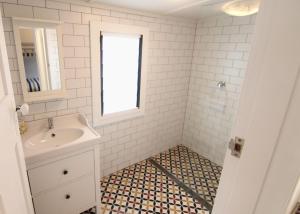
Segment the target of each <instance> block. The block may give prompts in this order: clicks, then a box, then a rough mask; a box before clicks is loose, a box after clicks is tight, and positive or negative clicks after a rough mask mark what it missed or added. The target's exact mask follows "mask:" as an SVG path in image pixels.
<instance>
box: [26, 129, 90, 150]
mask: <svg viewBox="0 0 300 214" xmlns="http://www.w3.org/2000/svg"><path fill="white" fill-rule="evenodd" d="M83 134H84V132H83V130H82V129H77V128H62V129H51V130H45V131H43V132H39V133H38V134H36V135H33V136H32V137H30V138H29V139H28V140H27V141H26V142H25V143H24V146H25V147H26V148H28V149H43V148H47V147H59V146H61V145H64V144H67V143H70V142H73V141H75V140H78V139H79V138H80V137H81V136H82V135H83Z"/></svg>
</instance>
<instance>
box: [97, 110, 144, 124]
mask: <svg viewBox="0 0 300 214" xmlns="http://www.w3.org/2000/svg"><path fill="white" fill-rule="evenodd" d="M144 114H145V113H144V111H142V110H141V109H134V110H128V111H123V112H118V113H113V114H108V115H104V116H99V117H97V116H94V117H93V125H94V127H99V126H104V125H108V124H113V123H118V122H122V121H124V120H130V119H135V118H138V117H143V116H144Z"/></svg>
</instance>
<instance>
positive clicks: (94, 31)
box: [90, 21, 149, 126]
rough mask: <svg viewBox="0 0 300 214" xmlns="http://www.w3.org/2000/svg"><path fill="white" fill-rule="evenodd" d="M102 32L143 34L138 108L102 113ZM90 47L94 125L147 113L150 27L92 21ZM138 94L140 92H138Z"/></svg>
mask: <svg viewBox="0 0 300 214" xmlns="http://www.w3.org/2000/svg"><path fill="white" fill-rule="evenodd" d="M101 32H104V33H105V32H109V33H118V34H129V35H141V36H142V38H143V39H142V52H141V59H140V60H141V63H140V65H141V69H139V72H140V79H139V80H138V81H139V82H140V87H138V88H139V89H140V90H138V91H137V92H139V97H137V99H138V100H139V107H138V108H137V109H131V110H126V111H121V112H117V113H112V114H106V115H102V102H101V100H102V96H103V95H102V93H101V92H102V90H101V88H102V78H101V74H102V71H101V69H102V62H101V59H102V56H101V47H100V36H101ZM90 39H91V40H90V41H91V44H90V47H91V72H92V105H93V106H92V110H93V125H94V126H101V125H106V124H110V123H114V122H119V121H122V120H127V119H131V118H135V117H141V116H143V115H144V114H145V94H146V79H147V60H148V55H147V52H148V40H149V29H148V28H144V27H138V26H133V25H124V24H116V23H108V22H98V21H91V22H90ZM137 96H138V94H137Z"/></svg>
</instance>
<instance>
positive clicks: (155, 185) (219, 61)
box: [101, 15, 256, 214]
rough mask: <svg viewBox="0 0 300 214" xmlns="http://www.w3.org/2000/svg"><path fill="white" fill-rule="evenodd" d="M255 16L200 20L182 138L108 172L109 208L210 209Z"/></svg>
mask: <svg viewBox="0 0 300 214" xmlns="http://www.w3.org/2000/svg"><path fill="white" fill-rule="evenodd" d="M255 18H256V15H252V16H245V17H231V16H227V15H221V16H214V17H210V18H205V19H204V20H201V21H199V22H198V23H197V26H196V30H195V38H194V46H193V53H192V56H191V57H192V60H191V67H190V74H189V84H188V93H187V95H186V96H187V99H186V111H185V116H184V123H183V130H182V141H181V143H179V144H178V143H176V144H175V145H173V146H172V148H169V149H165V151H164V152H161V153H159V154H155V155H153V156H152V157H150V158H148V159H146V160H143V161H141V162H138V163H136V164H132V165H130V166H129V167H126V168H123V169H121V170H118V171H117V172H114V173H110V174H108V175H105V176H103V178H102V180H101V202H102V205H101V206H102V213H201V214H205V213H211V212H212V209H213V205H214V200H215V197H216V194H217V189H218V185H219V180H220V177H221V173H222V165H223V161H224V158H225V153H226V149H227V147H228V143H229V140H230V132H231V129H232V126H233V124H234V120H235V115H236V112H237V108H238V102H239V96H240V92H241V88H242V83H243V80H244V77H245V72H246V67H247V62H248V57H249V52H250V48H251V39H252V34H253V30H254V25H255Z"/></svg>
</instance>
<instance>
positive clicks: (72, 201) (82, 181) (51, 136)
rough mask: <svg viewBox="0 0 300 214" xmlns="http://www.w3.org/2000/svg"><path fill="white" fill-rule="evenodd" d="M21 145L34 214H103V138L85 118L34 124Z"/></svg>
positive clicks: (65, 117) (62, 118) (73, 116)
mask: <svg viewBox="0 0 300 214" xmlns="http://www.w3.org/2000/svg"><path fill="white" fill-rule="evenodd" d="M50 125H51V126H50ZM22 141H23V150H24V154H25V162H26V167H27V174H28V180H29V184H30V189H31V195H32V200H33V205H34V210H35V214H80V213H81V212H84V211H86V210H88V209H90V208H92V207H96V209H97V214H100V155H99V153H100V151H99V143H100V135H99V134H98V133H97V132H96V131H95V130H94V129H93V128H92V127H91V126H90V125H89V123H88V122H87V120H86V118H85V117H84V116H83V115H80V114H74V115H67V116H61V117H56V118H53V120H52V119H51V124H49V120H48V123H47V120H40V121H34V122H31V123H29V124H28V131H27V132H26V133H25V134H24V135H22Z"/></svg>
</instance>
